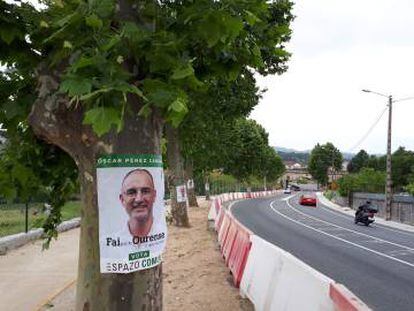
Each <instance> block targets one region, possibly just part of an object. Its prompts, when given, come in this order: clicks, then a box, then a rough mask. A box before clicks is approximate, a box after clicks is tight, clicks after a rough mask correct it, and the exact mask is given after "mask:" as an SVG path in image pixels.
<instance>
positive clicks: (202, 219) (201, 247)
mask: <svg viewBox="0 0 414 311" xmlns="http://www.w3.org/2000/svg"><path fill="white" fill-rule="evenodd" d="M199 204H200V207H199V208H190V209H189V217H190V222H191V227H190V228H186V229H183V228H177V227H174V226H172V225H170V226H169V227H168V232H169V233H168V234H169V235H168V242H167V249H166V252H165V254H164V264H163V265H164V266H163V270H164V310H166V311H175V310H180V311H182V310H186V311H207V310H223V311H224V310H226V311H227V310H243V311H251V310H254V308H253V306H252V304H251V303H250V302H249V301H248V300H247V299H242V298H241V297H240V295H239V291H238V289H237V288H235V287H234V286H233V285H232V282H231V278H230V274H229V270H228V268H227V267H226V266H225V264H224V261H223V259H222V257H221V254H220V251H219V247H218V244H217V236H216V233H215V232H213V231H209V230H208V226H207V214H208V208H209V202H206V201H204V200H199ZM75 287H76V284H75V283H74V284H72V285H70V286H69V287H68V288H67V289H66V290H64V291H63V292H62V293H61V294H59V295H58V296H57V297H55V298H54V299H52V300H51V301H50V302H49V303H48V304H47V305H45V306H44V307H43V308H42V310H55V311H58V310H59V311H60V310H65V311H66V310H74V304H75Z"/></svg>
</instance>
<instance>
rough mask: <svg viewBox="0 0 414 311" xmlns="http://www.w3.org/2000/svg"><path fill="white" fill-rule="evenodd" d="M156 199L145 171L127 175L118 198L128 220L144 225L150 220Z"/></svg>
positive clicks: (151, 182) (150, 180) (149, 177)
mask: <svg viewBox="0 0 414 311" xmlns="http://www.w3.org/2000/svg"><path fill="white" fill-rule="evenodd" d="M155 197H156V190H155V189H154V182H153V179H152V177H151V176H150V175H149V173H148V172H146V171H136V172H132V173H131V174H130V175H128V176H127V177H126V178H125V180H124V182H123V184H122V189H121V194H120V195H119V198H120V200H121V203H122V205H123V206H124V208H125V211H126V212H127V213H128V215H129V217H130V219H132V220H135V221H137V222H138V223H142V224H145V223H146V222H147V221H149V220H150V219H152V217H153V215H152V208H153V204H154V201H155Z"/></svg>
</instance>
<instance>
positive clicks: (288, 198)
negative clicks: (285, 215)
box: [281, 194, 296, 201]
mask: <svg viewBox="0 0 414 311" xmlns="http://www.w3.org/2000/svg"><path fill="white" fill-rule="evenodd" d="M295 195H296V194H292V195H290V196H288V197H286V198H283V199H281V201H288V200H290V199H291V198H293V197H294V196H295Z"/></svg>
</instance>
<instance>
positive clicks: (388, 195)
mask: <svg viewBox="0 0 414 311" xmlns="http://www.w3.org/2000/svg"><path fill="white" fill-rule="evenodd" d="M362 91H363V92H365V93H373V94H376V95H379V96H382V97H387V98H388V133H387V167H386V175H387V178H386V185H385V217H384V219H385V220H391V210H392V208H391V207H392V175H391V171H392V166H391V125H392V104H393V103H396V102H400V101H404V100H411V99H414V97H406V98H401V99H397V100H395V99H393V98H392V95H384V94H382V93H378V92H374V91H371V90H362Z"/></svg>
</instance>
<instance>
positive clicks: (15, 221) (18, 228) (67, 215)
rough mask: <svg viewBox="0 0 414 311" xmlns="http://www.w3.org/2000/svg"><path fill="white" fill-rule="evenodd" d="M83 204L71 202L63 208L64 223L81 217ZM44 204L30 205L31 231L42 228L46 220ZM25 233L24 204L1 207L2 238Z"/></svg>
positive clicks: (0, 228) (0, 231)
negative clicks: (43, 209)
mask: <svg viewBox="0 0 414 311" xmlns="http://www.w3.org/2000/svg"><path fill="white" fill-rule="evenodd" d="M80 207H81V203H80V202H79V201H69V202H67V203H66V204H65V205H64V206H63V207H62V221H64V220H69V219H72V218H74V217H79V216H80ZM41 210H42V204H38V203H36V204H35V203H34V204H30V205H29V213H28V214H29V215H28V216H29V217H28V218H29V225H28V227H29V230H30V229H34V228H40V227H42V224H43V221H44V219H45V218H46V215H44V214H43V213H42V212H41ZM24 231H25V206H24V204H5V205H0V237H2V236H6V235H10V234H15V233H19V232H24Z"/></svg>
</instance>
